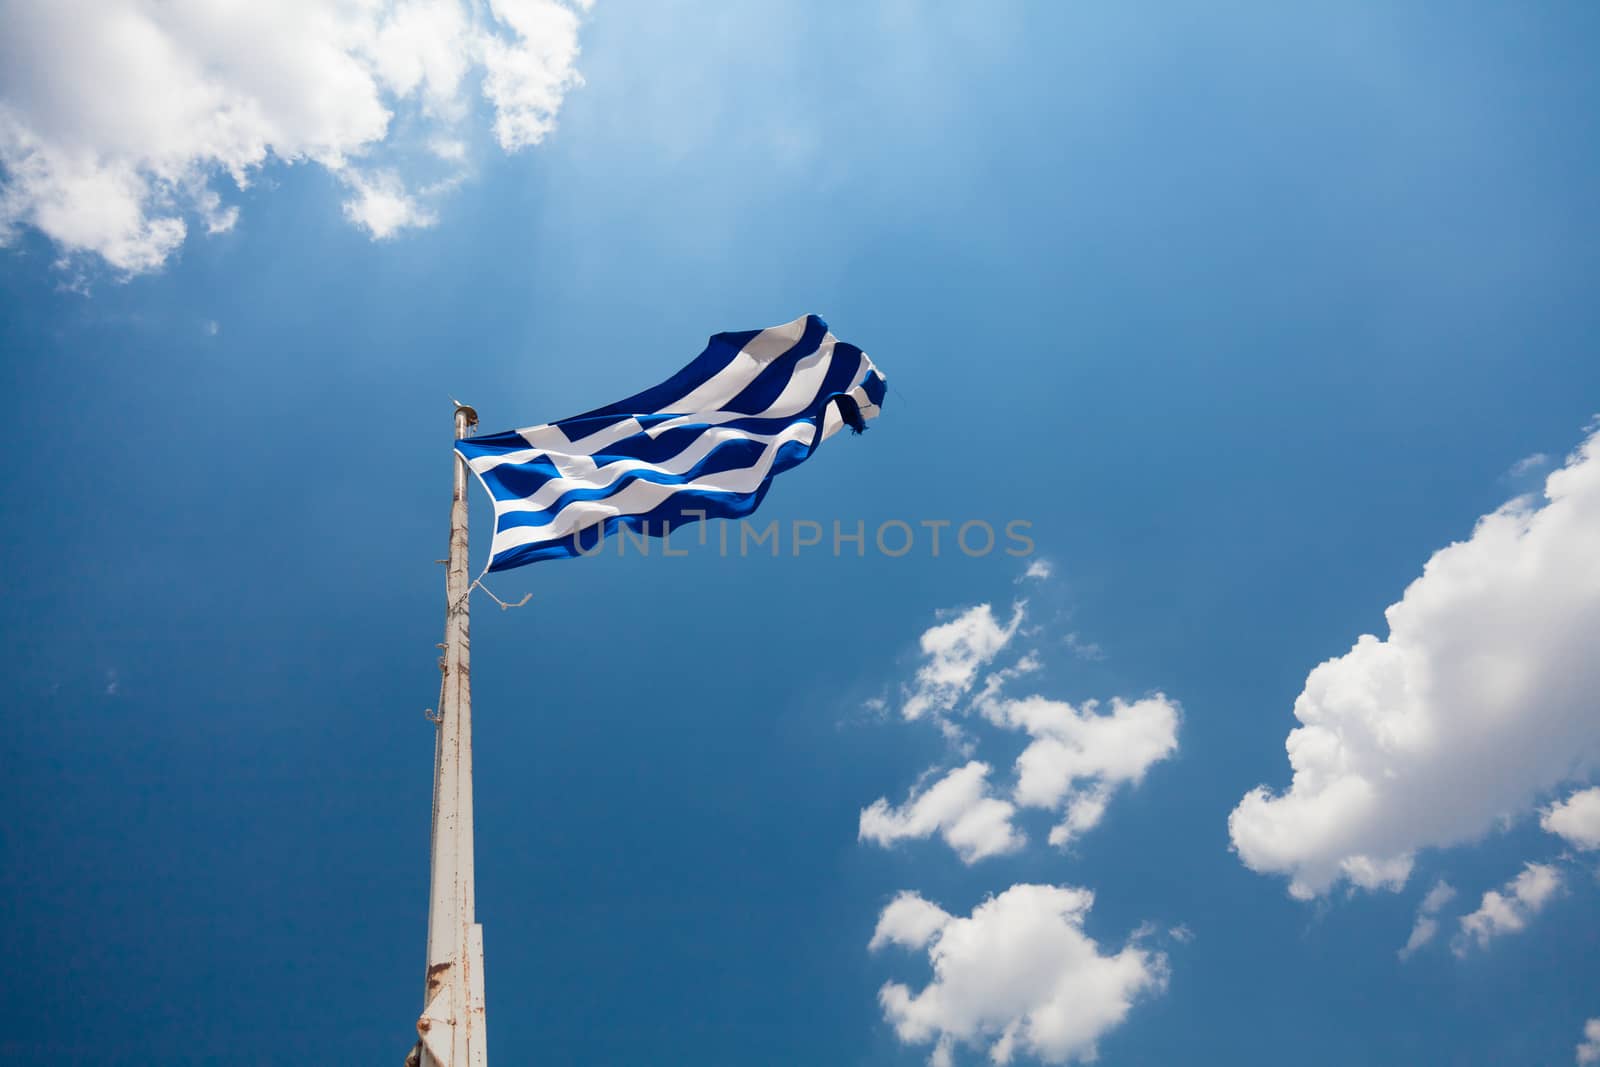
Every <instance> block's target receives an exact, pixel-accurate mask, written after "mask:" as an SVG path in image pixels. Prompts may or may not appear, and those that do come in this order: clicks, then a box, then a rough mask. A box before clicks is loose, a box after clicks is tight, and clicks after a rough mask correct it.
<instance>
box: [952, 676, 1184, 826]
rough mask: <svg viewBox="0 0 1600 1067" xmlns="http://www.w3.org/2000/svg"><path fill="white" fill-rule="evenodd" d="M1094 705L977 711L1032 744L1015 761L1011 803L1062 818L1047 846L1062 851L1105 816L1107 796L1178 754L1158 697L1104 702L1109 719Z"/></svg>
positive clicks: (1168, 706)
mask: <svg viewBox="0 0 1600 1067" xmlns="http://www.w3.org/2000/svg"><path fill="white" fill-rule="evenodd" d="M1098 708H1099V705H1098V703H1097V702H1095V701H1092V700H1091V701H1088V702H1086V703H1085V704H1084V705H1083V706H1082V707H1081V708H1075V707H1073V706H1072V705H1071V704H1068V703H1066V702H1065V701H1059V700H1049V699H1046V698H1045V697H1041V696H1030V697H1024V698H1022V699H1019V700H991V701H987V702H985V703H984V704H982V705H981V710H982V712H983V714H984V717H985V718H987V719H989V720H990V721H991V722H993V723H994V724H995V725H997V726H1003V727H1007V728H1010V729H1016V730H1022V731H1024V732H1026V733H1027V734H1028V736H1029V737H1031V738H1033V741H1032V742H1031V743H1030V744H1029V745H1028V747H1027V748H1025V749H1023V751H1022V754H1021V755H1020V756H1018V757H1017V763H1016V768H1017V784H1016V788H1015V790H1014V791H1013V794H1012V796H1013V799H1014V800H1015V801H1016V802H1017V803H1018V804H1019V805H1022V806H1024V807H1036V808H1048V809H1054V810H1061V811H1063V812H1064V813H1065V818H1064V819H1063V820H1062V822H1061V823H1060V824H1059V825H1058V826H1056V827H1055V829H1053V830H1052V831H1051V832H1050V843H1051V844H1053V845H1058V846H1065V845H1067V844H1068V843H1069V842H1070V841H1071V840H1072V839H1073V838H1074V837H1076V836H1077V835H1079V834H1081V833H1082V832H1084V831H1085V830H1089V829H1092V828H1093V827H1094V826H1096V825H1097V824H1098V823H1099V822H1100V819H1101V817H1102V816H1103V815H1104V814H1105V809H1106V805H1107V803H1108V802H1109V800H1110V797H1111V793H1112V792H1113V791H1114V790H1115V789H1116V788H1117V787H1118V786H1120V785H1123V784H1137V783H1138V782H1139V781H1140V780H1141V779H1142V778H1143V777H1144V774H1145V772H1146V771H1147V770H1149V769H1150V767H1151V766H1152V765H1154V764H1156V763H1158V762H1160V761H1162V760H1164V759H1167V758H1168V757H1169V756H1171V755H1172V754H1173V753H1174V752H1175V751H1177V748H1178V721H1179V711H1178V705H1177V704H1176V703H1175V702H1174V701H1171V700H1169V699H1167V697H1166V696H1165V695H1163V694H1160V693H1157V694H1155V695H1154V696H1151V697H1146V698H1145V699H1143V700H1136V701H1134V702H1133V703H1131V704H1130V703H1127V702H1126V701H1124V700H1122V699H1120V698H1118V699H1114V700H1112V701H1111V709H1110V711H1109V713H1106V714H1102V713H1100V712H1099V711H1098Z"/></svg>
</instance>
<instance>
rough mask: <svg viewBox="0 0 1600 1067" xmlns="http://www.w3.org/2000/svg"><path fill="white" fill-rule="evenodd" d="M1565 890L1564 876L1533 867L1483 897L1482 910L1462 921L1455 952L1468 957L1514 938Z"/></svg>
mask: <svg viewBox="0 0 1600 1067" xmlns="http://www.w3.org/2000/svg"><path fill="white" fill-rule="evenodd" d="M1560 889H1561V872H1560V871H1559V870H1558V869H1557V868H1555V867H1553V866H1550V865H1549V864H1543V863H1529V864H1527V865H1525V866H1524V867H1523V869H1522V873H1521V874H1519V875H1517V876H1516V877H1515V878H1513V879H1511V881H1509V882H1507V883H1506V884H1505V885H1504V886H1502V887H1501V888H1500V889H1491V890H1489V891H1488V892H1487V893H1485V894H1484V895H1483V901H1482V903H1480V904H1479V905H1478V910H1477V911H1475V912H1473V913H1472V914H1470V915H1463V916H1462V917H1461V931H1460V933H1458V934H1457V935H1456V939H1455V942H1454V944H1453V946H1452V947H1453V948H1454V950H1455V953H1456V955H1458V956H1464V955H1466V953H1467V950H1468V949H1469V948H1471V946H1472V945H1473V944H1474V943H1475V944H1477V946H1478V947H1479V948H1483V947H1484V946H1486V945H1488V944H1489V942H1490V941H1492V940H1493V939H1494V938H1496V937H1498V936H1499V935H1501V934H1514V933H1517V932H1519V931H1521V930H1524V929H1526V928H1527V926H1528V920H1530V919H1532V918H1533V917H1534V916H1535V915H1537V914H1538V913H1539V911H1540V910H1541V909H1543V908H1544V906H1545V904H1547V903H1549V901H1550V898H1551V897H1553V896H1555V895H1556V893H1557V892H1558V891H1559V890H1560Z"/></svg>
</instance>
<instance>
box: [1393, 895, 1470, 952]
mask: <svg viewBox="0 0 1600 1067" xmlns="http://www.w3.org/2000/svg"><path fill="white" fill-rule="evenodd" d="M1455 898H1456V890H1455V887H1454V886H1452V885H1451V884H1450V883H1449V882H1446V881H1444V880H1442V879H1441V880H1440V881H1437V882H1435V883H1434V884H1433V888H1432V889H1430V890H1428V895H1427V896H1425V897H1423V898H1422V904H1421V905H1420V906H1419V907H1418V908H1417V921H1416V923H1415V924H1414V925H1413V926H1412V927H1411V936H1410V937H1408V938H1407V939H1406V943H1405V945H1404V947H1402V948H1401V949H1400V951H1399V953H1398V955H1399V957H1400V958H1401V959H1403V960H1404V959H1410V958H1411V955H1412V954H1413V953H1414V952H1416V951H1417V950H1418V949H1420V948H1421V947H1422V946H1423V945H1426V944H1427V943H1428V942H1430V941H1432V940H1433V939H1434V937H1435V936H1436V935H1437V934H1438V933H1439V919H1438V915H1439V911H1440V910H1441V909H1442V908H1443V907H1444V906H1445V905H1446V904H1448V903H1450V902H1451V901H1452V900H1454V899H1455Z"/></svg>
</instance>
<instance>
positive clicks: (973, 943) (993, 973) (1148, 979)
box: [871, 885, 1167, 1065]
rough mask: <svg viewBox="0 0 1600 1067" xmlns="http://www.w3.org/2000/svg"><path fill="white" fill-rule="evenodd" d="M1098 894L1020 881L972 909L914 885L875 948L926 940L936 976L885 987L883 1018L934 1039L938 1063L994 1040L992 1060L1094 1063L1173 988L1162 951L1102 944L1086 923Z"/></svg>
mask: <svg viewBox="0 0 1600 1067" xmlns="http://www.w3.org/2000/svg"><path fill="white" fill-rule="evenodd" d="M1093 905H1094V894H1093V893H1091V892H1090V891H1089V890H1087V889H1078V888H1074V887H1071V886H1051V885H1014V886H1012V887H1011V888H1010V889H1007V890H1006V891H1005V892H1004V893H1001V894H1000V895H999V896H997V897H994V898H992V899H990V900H987V901H985V902H984V903H982V904H980V905H978V906H977V907H976V908H974V909H973V911H972V914H971V915H970V916H968V917H964V918H963V917H957V916H953V915H950V914H948V913H947V912H945V911H944V910H943V909H941V908H939V907H938V906H937V905H934V904H930V903H929V902H927V901H926V900H923V899H922V897H920V896H919V895H917V894H916V893H902V894H900V896H899V897H897V898H896V899H895V900H894V902H893V903H891V904H890V905H889V906H888V907H887V908H885V909H884V911H883V914H882V916H881V917H880V918H879V920H878V928H877V931H876V932H875V933H874V934H873V937H872V942H871V944H872V947H873V948H881V947H882V946H884V945H889V944H894V945H900V946H902V947H905V948H909V949H914V950H919V949H923V948H926V949H927V953H928V961H929V963H930V964H932V967H933V978H932V980H931V981H930V982H929V983H928V984H927V985H926V986H924V987H923V988H922V990H921V991H920V992H913V991H912V990H911V989H910V988H909V987H908V986H906V985H904V984H902V983H899V982H889V983H886V984H885V985H884V986H883V988H882V989H881V990H879V992H878V1001H879V1003H880V1004H881V1005H882V1006H883V1012H884V1017H885V1018H886V1019H887V1020H888V1021H889V1022H890V1023H891V1024H892V1025H893V1026H894V1028H895V1033H896V1034H897V1035H898V1036H899V1038H900V1040H901V1041H903V1042H905V1043H907V1044H929V1043H932V1044H933V1045H934V1053H933V1058H932V1060H931V1061H930V1062H932V1063H934V1064H935V1065H938V1064H950V1063H952V1062H953V1060H954V1050H955V1048H956V1047H957V1046H958V1045H969V1046H974V1047H982V1046H987V1047H988V1051H989V1059H990V1060H991V1061H992V1062H994V1063H997V1064H1007V1063H1010V1062H1012V1060H1013V1058H1014V1057H1015V1056H1016V1054H1017V1053H1018V1052H1022V1053H1026V1054H1028V1055H1030V1056H1034V1057H1036V1058H1038V1059H1039V1060H1042V1061H1043V1062H1045V1063H1052V1064H1063V1063H1071V1062H1074V1061H1077V1062H1081V1063H1088V1062H1092V1061H1093V1060H1094V1059H1095V1058H1096V1055H1097V1048H1096V1044H1097V1042H1098V1041H1099V1040H1100V1038H1101V1037H1103V1036H1104V1035H1105V1034H1106V1033H1108V1032H1109V1031H1111V1030H1113V1029H1114V1028H1116V1027H1117V1026H1118V1025H1120V1024H1121V1023H1122V1022H1123V1021H1124V1020H1125V1019H1126V1018H1127V1016H1128V1012H1129V1010H1130V1009H1131V1008H1132V1007H1133V1004H1134V1003H1135V1001H1136V1000H1137V999H1138V998H1140V997H1141V996H1144V995H1148V994H1152V993H1157V992H1160V991H1161V990H1163V989H1164V988H1165V986H1166V973H1167V963H1166V957H1165V956H1163V955H1162V954H1160V953H1157V952H1150V951H1147V950H1145V949H1143V948H1140V947H1139V946H1138V945H1137V944H1134V943H1132V942H1130V943H1129V944H1128V945H1126V946H1124V947H1123V948H1122V949H1121V950H1120V951H1118V952H1115V953H1104V952H1102V951H1101V949H1100V946H1099V945H1098V944H1096V943H1095V942H1094V940H1092V939H1091V938H1089V937H1088V936H1087V935H1086V934H1085V933H1084V932H1083V921H1084V917H1085V916H1086V915H1087V914H1088V912H1089V909H1090V908H1091V907H1092V906H1093Z"/></svg>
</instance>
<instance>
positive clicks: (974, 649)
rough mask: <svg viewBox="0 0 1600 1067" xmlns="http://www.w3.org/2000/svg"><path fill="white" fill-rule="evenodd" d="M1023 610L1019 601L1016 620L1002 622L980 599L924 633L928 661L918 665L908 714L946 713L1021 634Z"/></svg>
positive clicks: (905, 711) (904, 712)
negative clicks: (1017, 635)
mask: <svg viewBox="0 0 1600 1067" xmlns="http://www.w3.org/2000/svg"><path fill="white" fill-rule="evenodd" d="M1022 616H1023V606H1022V605H1021V604H1018V605H1017V606H1016V607H1015V608H1014V609H1013V610H1012V612H1011V621H1010V622H1008V623H1007V624H1006V625H1004V626H1001V625H1000V623H999V622H998V621H996V619H995V617H994V612H993V611H992V610H991V609H990V607H989V605H988V604H979V605H978V606H977V607H975V608H969V609H968V610H966V611H964V612H962V613H961V614H960V615H958V616H956V617H955V618H954V619H951V620H950V621H949V622H946V623H940V624H939V625H937V626H934V627H933V628H931V629H929V630H928V631H927V632H926V633H924V634H923V635H922V654H923V656H924V657H925V658H926V662H924V663H923V665H922V666H921V667H920V668H919V669H918V670H917V676H916V678H915V680H914V681H913V683H912V686H911V691H910V694H909V695H908V696H907V698H906V702H905V704H904V705H902V707H901V709H900V713H901V714H902V715H904V716H905V717H906V718H907V719H920V718H921V717H922V716H923V715H926V714H928V713H929V712H933V713H934V714H935V715H941V714H943V713H945V712H948V711H950V710H951V709H952V708H954V707H955V706H956V703H957V702H958V701H959V700H960V699H961V698H962V697H963V696H965V695H966V694H967V692H968V691H970V690H971V689H972V683H973V682H974V680H976V678H977V676H978V672H979V671H980V670H982V669H983V668H984V667H986V666H988V664H989V663H991V662H992V661H993V660H994V658H995V657H996V656H997V655H999V654H1000V652H1001V651H1002V650H1003V649H1004V648H1005V647H1006V645H1008V644H1010V642H1011V639H1012V638H1013V637H1015V636H1016V633H1017V628H1018V627H1019V626H1021V625H1022Z"/></svg>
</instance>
